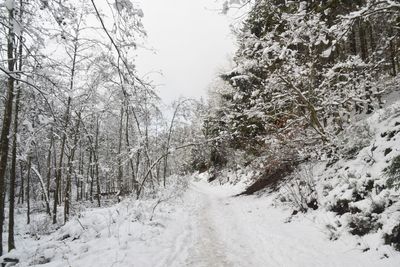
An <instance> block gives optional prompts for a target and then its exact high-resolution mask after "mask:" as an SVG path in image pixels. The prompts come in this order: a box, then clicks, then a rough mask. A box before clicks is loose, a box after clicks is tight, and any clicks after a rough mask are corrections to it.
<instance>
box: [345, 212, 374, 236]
mask: <svg viewBox="0 0 400 267" xmlns="http://www.w3.org/2000/svg"><path fill="white" fill-rule="evenodd" d="M349 227H350V233H352V234H353V235H358V236H363V235H366V234H368V233H371V232H374V231H376V230H378V229H379V228H381V227H382V224H381V223H380V222H378V218H377V217H376V216H372V215H371V214H358V215H354V216H353V217H351V220H350V223H349Z"/></svg>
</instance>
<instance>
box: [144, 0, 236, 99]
mask: <svg viewBox="0 0 400 267" xmlns="http://www.w3.org/2000/svg"><path fill="white" fill-rule="evenodd" d="M139 3H141V4H140V5H141V7H142V9H143V11H144V19H143V24H144V27H145V29H146V31H147V33H148V39H147V40H148V41H147V42H148V44H147V46H148V47H151V48H154V50H155V52H154V51H153V52H152V51H146V50H144V49H140V50H139V51H138V58H137V61H136V62H137V64H136V65H137V68H138V70H139V72H140V74H142V75H144V74H146V73H149V72H151V73H152V74H150V76H149V77H150V78H151V80H153V81H154V83H155V84H157V85H159V86H158V88H157V91H158V94H159V96H160V97H161V98H162V100H163V101H164V102H165V103H170V102H172V101H173V100H175V99H177V98H179V97H180V96H184V97H192V98H200V97H201V96H203V97H205V96H206V92H207V86H208V85H209V84H210V83H211V81H212V79H213V78H214V77H215V75H216V73H217V70H218V68H219V67H223V66H226V65H227V64H228V58H229V56H231V55H232V54H233V52H234V50H235V44H234V37H233V36H232V34H231V32H230V29H229V18H228V17H226V16H224V15H221V14H219V12H218V11H217V10H215V9H216V8H220V7H221V1H218V2H217V1H216V0H139ZM160 71H161V72H162V74H161V75H160V74H156V73H155V72H160Z"/></svg>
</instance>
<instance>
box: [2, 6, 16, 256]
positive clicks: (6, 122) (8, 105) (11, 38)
mask: <svg viewBox="0 0 400 267" xmlns="http://www.w3.org/2000/svg"><path fill="white" fill-rule="evenodd" d="M8 17H9V25H8V26H9V27H8V29H9V32H8V40H7V62H8V71H9V73H10V74H13V72H14V67H15V59H14V44H15V34H14V29H13V27H14V26H13V24H14V9H11V10H8ZM14 82H15V78H14V77H13V76H12V75H10V76H9V77H8V80H7V92H6V97H5V102H4V113H3V125H2V129H1V136H0V255H3V225H4V195H5V174H6V169H7V161H8V150H9V138H8V136H9V134H10V128H11V120H12V107H13V98H14Z"/></svg>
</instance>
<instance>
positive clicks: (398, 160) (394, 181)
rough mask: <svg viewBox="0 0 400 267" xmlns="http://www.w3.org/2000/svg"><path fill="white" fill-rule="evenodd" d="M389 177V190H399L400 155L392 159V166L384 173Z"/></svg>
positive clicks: (387, 182)
mask: <svg viewBox="0 0 400 267" xmlns="http://www.w3.org/2000/svg"><path fill="white" fill-rule="evenodd" d="M384 173H385V175H386V176H387V177H388V179H387V181H386V184H387V186H388V187H389V188H396V189H399V187H400V155H399V156H396V157H394V158H393V159H392V161H391V163H390V165H389V166H388V167H386V169H385V171H384Z"/></svg>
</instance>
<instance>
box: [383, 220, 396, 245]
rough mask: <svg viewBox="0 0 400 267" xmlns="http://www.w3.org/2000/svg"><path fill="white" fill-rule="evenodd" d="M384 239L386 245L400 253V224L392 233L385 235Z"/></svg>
mask: <svg viewBox="0 0 400 267" xmlns="http://www.w3.org/2000/svg"><path fill="white" fill-rule="evenodd" d="M383 239H384V240H385V244H386V245H391V246H393V247H394V248H395V249H396V250H398V251H400V224H398V225H396V226H395V227H394V228H393V229H392V232H391V233H386V234H384V236H383Z"/></svg>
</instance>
